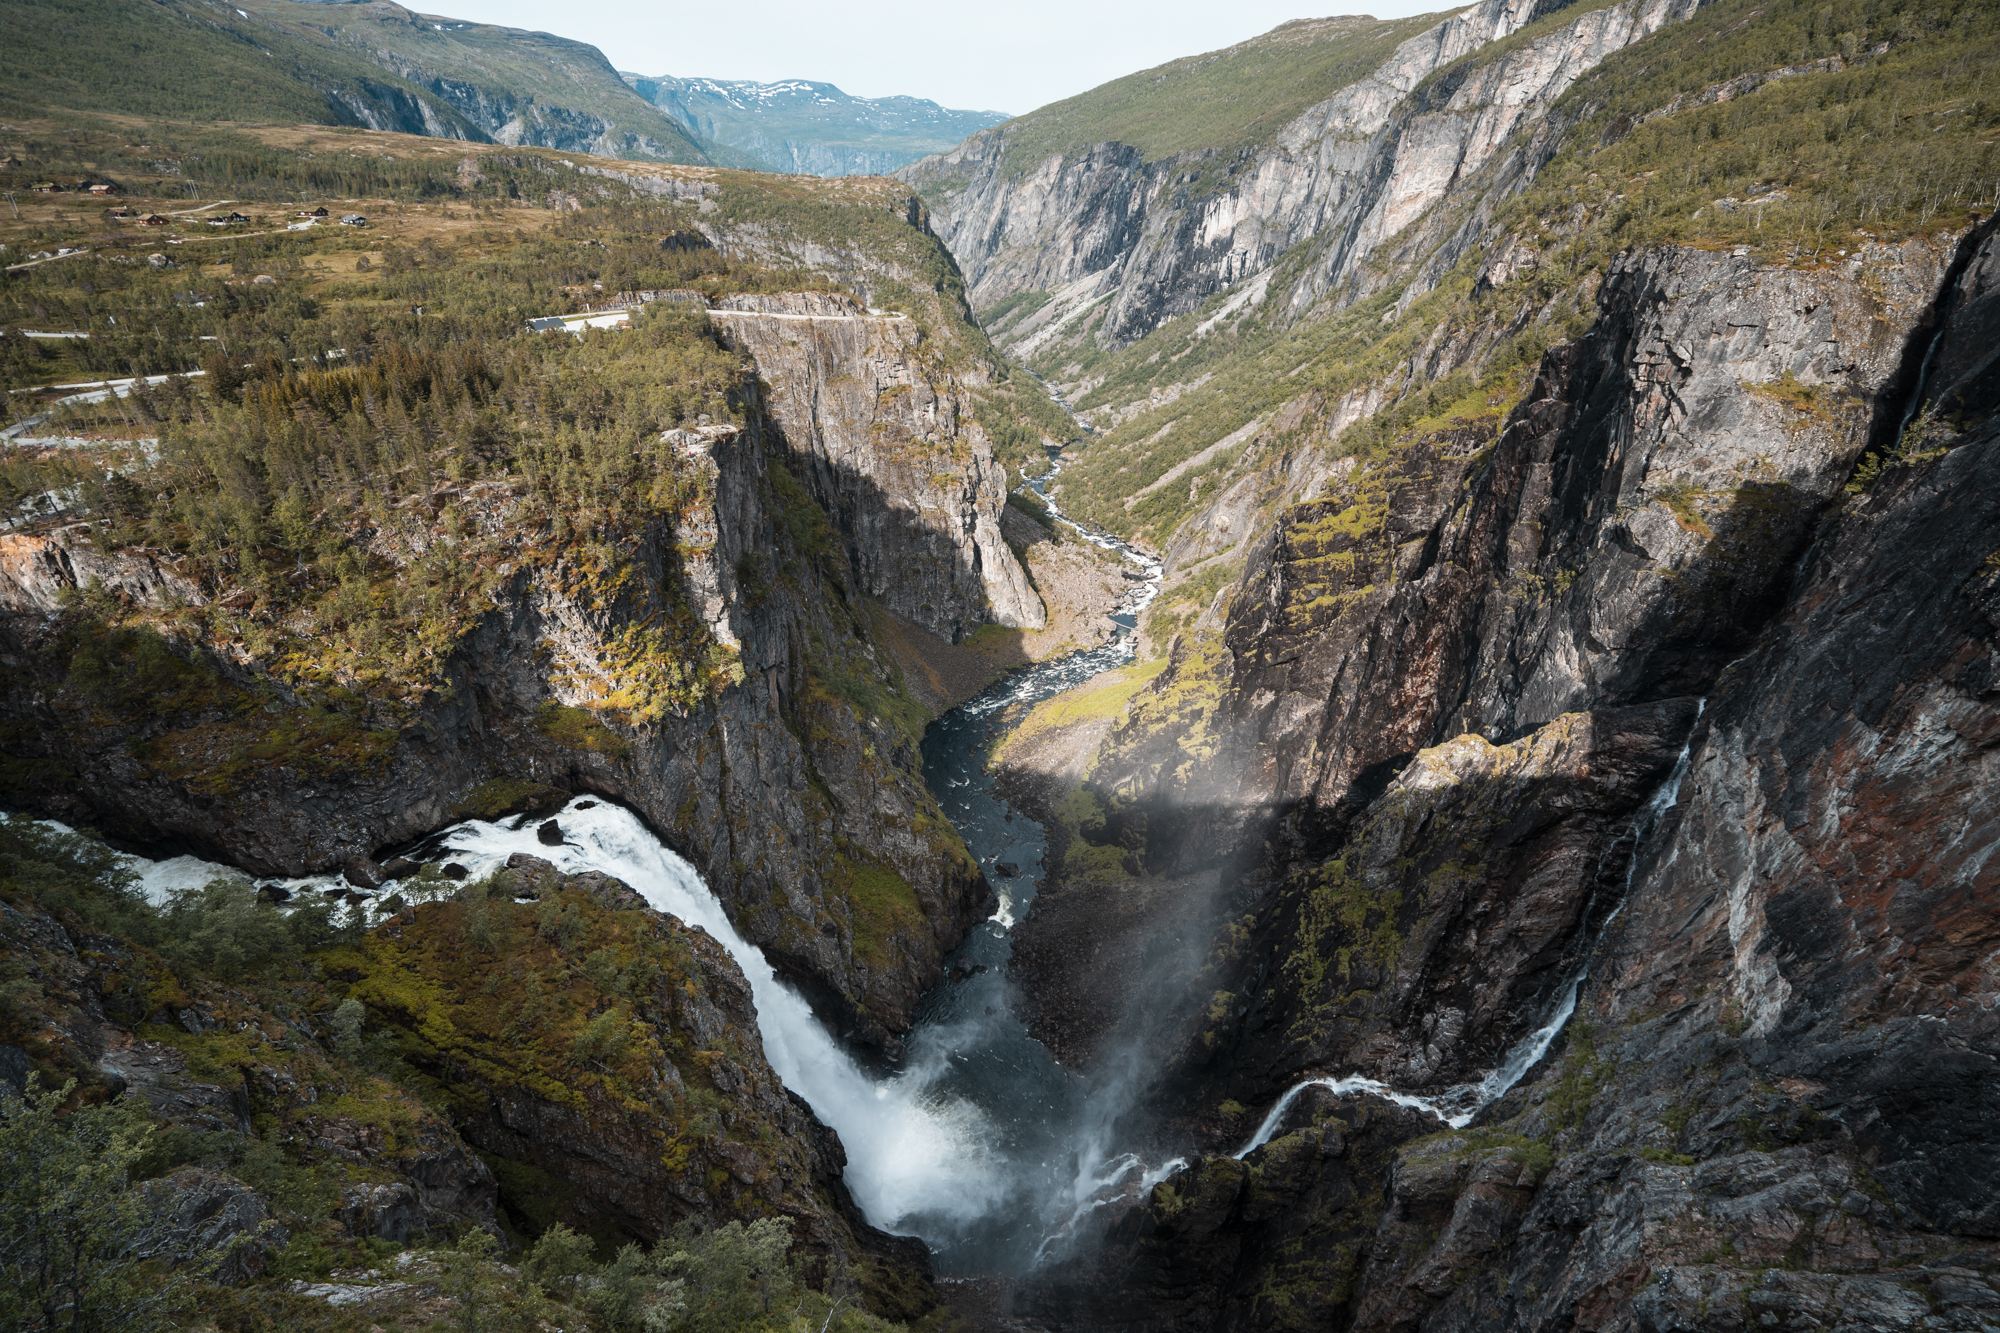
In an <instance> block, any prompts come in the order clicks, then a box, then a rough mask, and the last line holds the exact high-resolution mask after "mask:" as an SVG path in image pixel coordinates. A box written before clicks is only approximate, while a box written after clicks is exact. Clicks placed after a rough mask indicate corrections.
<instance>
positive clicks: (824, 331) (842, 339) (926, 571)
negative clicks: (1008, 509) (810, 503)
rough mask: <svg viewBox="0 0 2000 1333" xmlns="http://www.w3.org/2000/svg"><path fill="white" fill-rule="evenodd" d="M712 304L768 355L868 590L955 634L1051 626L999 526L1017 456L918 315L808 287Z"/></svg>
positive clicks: (788, 436) (764, 362)
mask: <svg viewBox="0 0 2000 1333" xmlns="http://www.w3.org/2000/svg"><path fill="white" fill-rule="evenodd" d="M712 318H713V319H714V320H715V321H716V322H717V323H718V324H719V325H720V326H721V328H722V330H723V334H724V336H725V337H726V338H728V339H729V342H730V345H731V346H733V347H737V348H739V349H741V350H742V351H744V352H746V353H747V354H748V355H749V356H750V357H751V358H752V359H754V360H755V362H756V364H757V369H758V373H759V375H760V377H761V378H762V380H763V382H764V384H765V385H767V386H768V387H769V393H770V404H771V415H772V418H773V421H774V422H775V424H776V426H777V429H778V432H779V434H780V436H781V438H782V439H783V441H784V443H785V445H786V447H788V448H789V449H791V450H793V451H794V453H795V454H797V455H798V456H799V457H800V459H801V461H802V462H804V463H805V465H806V470H807V472H808V475H809V477H810V479H811V483H812V488H813V491H814V494H815V496H816V497H817V498H818V499H819V500H820V501H821V502H822V503H823V504H824V505H825V507H826V508H827V509H828V511H829V512H831V513H833V514H835V515H836V516H837V517H838V520H839V523H840V528H841V531H842V534H843V536H844V538H845V542H846V547H847V550H846V554H847V558H848V560H849V561H850V563H851V564H852V565H853V567H854V570H855V573H856V575H857V576H858V578H859V579H860V586H861V591H862V592H863V593H864V594H865V595H867V596H869V597H873V598H875V599H876V600H878V601H880V602H881V603H882V605H884V606H885V607H887V608H889V609H890V610H891V611H893V612H894V613H895V614H897V615H898V616H901V617H902V618H903V619H905V620H910V621H914V622H915V623H917V624H919V625H922V626H923V627H924V628H925V629H927V630H929V631H931V632H932V633H933V634H936V635H938V636H939V637H941V638H944V639H946V640H949V641H952V642H956V641H958V640H959V639H962V638H964V637H965V636H966V635H967V634H968V633H970V632H971V631H972V630H973V629H975V628H977V627H978V626H979V625H980V624H998V625H1005V626H1010V627H1013V628H1017V629H1040V628H1041V627H1042V625H1043V624H1044V622H1045V615H1044V612H1043V608H1042V604H1041V599H1040V598H1039V597H1037V596H1036V595H1035V591H1034V589H1033V588H1032V587H1030V586H1029V583H1028V579H1027V576H1026V574H1024V573H1023V572H1022V570H1021V565H1020V562H1019V561H1018V560H1017V559H1015V557H1014V553H1013V552H1012V551H1011V550H1009V549H1008V547H1007V544H1006V542H1005V541H1004V540H1002V538H1001V536H1000V514H1001V510H1002V508H1003V507H1004V506H1005V504H1006V501H1007V491H1008V489H1009V487H1008V481H1007V476H1006V470H1005V469H1004V468H1002V467H1001V466H1000V464H999V463H998V462H996V461H995V459H994V457H993V451H992V449H991V447H990V446H989V445H988V444H987V442H986V438H985V433H984V431H982V430H981V429H980V427H979V426H978V425H977V424H976V423H975V422H974V421H973V420H972V412H971V406H972V405H971V403H970V402H969V401H968V399H967V396H966V394H965V392H964V390H963V389H962V388H961V387H960V386H959V384H958V383H957V382H956V381H957V376H955V375H954V374H953V373H952V372H951V371H950V370H949V369H948V368H947V367H945V366H944V365H942V364H940V363H939V361H938V360H937V359H936V355H935V352H934V350H933V349H926V348H924V347H923V346H922V345H921V338H922V335H921V333H920V331H919V330H918V328H917V326H916V324H915V322H914V321H912V320H911V319H909V318H908V317H907V316H899V315H890V314H879V313H871V312H869V311H866V310H864V309H862V308H861V307H860V306H859V305H858V304H857V303H855V302H854V301H853V300H852V299H851V298H848V297H844V296H824V297H821V296H811V295H805V294H801V295H794V296H785V297H769V296H740V297H729V298H726V299H725V300H724V301H723V303H722V308H721V309H719V310H718V311H716V312H715V314H714V315H713V316H712Z"/></svg>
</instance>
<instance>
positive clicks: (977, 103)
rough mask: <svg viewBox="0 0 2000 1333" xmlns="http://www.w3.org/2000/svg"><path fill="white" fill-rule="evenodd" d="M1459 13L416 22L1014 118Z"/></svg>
mask: <svg viewBox="0 0 2000 1333" xmlns="http://www.w3.org/2000/svg"><path fill="white" fill-rule="evenodd" d="M1304 3H1306V4H1308V5H1310V4H1312V3H1313V0H1304ZM1321 3H1325V0H1321ZM413 7H415V6H413ZM1459 7H1462V6H1456V5H1450V4H1449V0H1445V2H1444V3H1440V0H1386V3H1385V2H1383V0H1377V3H1374V4H1371V5H1369V6H1368V7H1367V8H1366V9H1361V8H1359V7H1358V6H1357V7H1356V8H1354V9H1346V10H1342V9H1321V8H1301V7H1300V5H1299V3H1297V0H1294V3H1286V2H1285V0H1233V2H1225V3H1221V4H1218V3H1216V2H1215V0H1012V2H1011V3H1004V4H1000V3H993V2H992V0H986V3H981V4H966V3H946V4H938V3H922V2H921V0H854V2H853V3H844V4H827V3H814V2H813V0H751V3H748V4H742V3H738V4H728V3H723V4H717V3H714V2H713V0H709V2H708V3H699V4H689V3H673V2H670V3H667V4H651V3H644V2H643V0H569V2H568V3H566V4H557V5H551V4H549V3H547V0H533V2H532V3H531V0H425V3H424V4H423V6H422V9H423V11H424V12H429V13H440V14H449V15H450V16H451V17H453V18H461V19H473V20H477V21H480V22H485V23H500V24H505V25H507V26H508V27H514V28H530V29H534V30H537V31H541V32H552V33H555V34H556V35H557V36H559V37H572V38H575V39H577V40H578V41H585V42H589V43H591V44H592V45H594V46H596V47H597V48H598V49H599V50H601V51H603V52H604V54H605V55H606V56H608V57H609V58H610V60H611V63H612V64H613V65H615V66H617V67H618V68H619V69H621V70H629V71H631V72H633V73H635V74H652V75H659V74H672V75H676V76H679V77H682V78H686V77H689V76H700V77H706V78H716V79H755V80H757V81H759V82H764V83H771V82H776V81H777V80H779V79H813V80H816V81H819V82H822V83H832V84H837V85H838V86H839V87H840V88H841V89H842V90H843V91H845V92H849V93H853V94H854V95H856V96H858V97H886V96H890V95H892V94H895V93H905V94H908V95H909V96H912V97H927V98H929V99H930V100H931V101H934V102H939V103H942V104H943V105H945V106H948V107H955V108H959V109H963V110H970V111H987V110H993V111H1005V112H1008V113H1010V114H1012V115H1020V114H1021V113H1022V112H1025V111H1032V110H1034V109H1035V108H1036V107H1038V106H1042V105H1045V104H1047V103H1049V102H1055V101H1060V100H1061V99H1062V98H1065V97H1069V96H1072V95H1074V94H1076V93H1080V92H1082V91H1084V90H1085V89H1087V88H1094V87H1096V86H1097V85H1098V84H1100V83H1103V82H1105V81H1106V80H1109V79H1115V78H1117V77H1118V76H1119V75H1121V74H1130V73H1132V72H1134V71H1135V70H1141V69H1146V68H1149V67H1151V66H1153V65H1158V64H1161V63H1163V62H1164V61H1168V60H1171V59H1173V58H1174V57H1176V56H1185V55H1195V54H1197V53H1199V52H1202V51H1213V50H1215V49H1217V48H1219V47H1224V46H1229V45H1232V44H1234V43H1236V42H1240V41H1242V40H1243V39H1245V38H1246V37H1254V36H1256V35H1257V34H1258V33H1260V32H1267V31H1269V30H1270V29H1272V28H1275V27H1277V26H1278V25H1279V24H1280V23H1283V22H1285V21H1286V20H1287V19H1295V18H1323V17H1326V16H1327V15H1328V14H1335V13H1356V12H1359V13H1369V14H1373V15H1374V16H1375V17H1376V18H1402V17H1405V16H1407V15H1410V14H1421V13H1425V12H1428V11H1431V10H1439V9H1445V8H1459Z"/></svg>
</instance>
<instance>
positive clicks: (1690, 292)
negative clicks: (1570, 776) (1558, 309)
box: [1103, 243, 1952, 849]
mask: <svg viewBox="0 0 2000 1333" xmlns="http://www.w3.org/2000/svg"><path fill="white" fill-rule="evenodd" d="M1951 257H1952V251H1951V250H1950V249H1949V248H1947V247H1944V246H1927V245H1923V244H1920V243H1912V244H1911V245H1908V246H1905V247H1903V248H1901V249H1899V250H1885V252H1884V253H1882V254H1879V255H1877V256H1875V259H1876V260H1877V261H1878V262H1880V263H1881V264H1882V265H1883V268H1882V269H1881V271H1882V272H1884V274H1885V276H1886V277H1888V279H1889V281H1888V283H1887V285H1886V287H1885V289H1884V290H1883V292H1882V294H1881V295H1879V296H1878V295H1876V294H1873V293H1870V292H1868V291H1866V290H1864V289H1863V288H1861V287H1860V286H1858V285H1856V284H1854V283H1853V282H1851V281H1850V280H1849V279H1848V275H1820V274H1807V273H1798V272H1792V271H1789V270H1785V271H1776V272H1767V271H1761V270H1759V269H1757V268H1756V266H1755V265H1754V264H1752V263H1751V262H1750V261H1748V260H1746V259H1736V258H1731V257H1729V256H1726V255H1716V254H1711V253H1706V252H1700V251H1693V250H1684V249H1678V248H1671V247H1670V248H1664V249H1659V250H1653V251H1648V252H1644V253H1641V254H1638V255H1634V256H1629V257H1627V258H1626V259H1624V260H1621V261H1620V262H1618V263H1617V264H1615V265H1614V266H1613V268H1612V270H1611V272H1610V273H1609V274H1607V276H1606V278H1605V280H1604V284H1603V287H1602V288H1601V290H1600V293H1599V298H1598V301H1599V308H1600V318H1599V322H1598V325H1597V328H1596V329H1595V330H1594V332H1593V334H1592V336H1590V337H1588V338H1586V339H1585V340H1584V341H1582V342H1581V343H1578V344H1575V345H1572V346H1569V347H1565V348H1561V349H1557V350H1555V351H1552V352H1551V353H1550V355H1549V356H1548V357H1547V358H1546V359H1545V361H1544V364H1543V367H1542V371H1541V375H1540V377H1539V378H1538V379H1537V381H1536V383H1535V385H1534V387H1533V388H1532V389H1531V390H1530V391H1529V394H1528V397H1527V401H1525V402H1524V403H1522V404H1521V406H1519V407H1518V408H1516V409H1515V410H1514V412H1513V413H1512V414H1511V416H1510V417H1509V418H1508V419H1507V421H1506V423H1505V425H1504V429H1502V430H1501V431H1500V432H1499V433H1498V436H1497V438H1496V437H1495V436H1493V435H1491V434H1488V433H1485V432H1483V431H1481V430H1480V429H1478V428H1476V427H1468V428H1461V429H1456V430H1451V431H1446V432H1443V433H1439V434H1436V435H1432V436H1429V437H1425V438H1423V439H1420V440H1416V441H1414V442H1411V443H1408V444H1405V445H1404V446H1401V447H1400V448H1399V450H1398V452H1397V453H1396V454H1394V455H1392V456H1391V457H1389V458H1387V459H1384V460H1376V461H1368V462H1360V461H1358V460H1353V459H1348V460H1343V463H1342V465H1339V466H1336V468H1335V469H1334V471H1333V474H1332V476H1331V477H1330V478H1329V480H1328V482H1327V485H1326V487H1325V490H1324V492H1323V494H1322V495H1321V497H1320V498H1318V499H1314V500H1310V501H1308V502H1306V503H1304V504H1300V505H1295V506H1293V507H1291V508H1289V509H1287V510H1286V511H1284V512H1283V513H1282V514H1281V515H1280V518H1279V521H1278V522H1277V524H1276V525H1275V526H1274V527H1273V528H1272V529H1271V530H1270V532H1269V533H1268V534H1267V535H1266V536H1265V537H1264V538H1263V539H1262V541H1261V543H1260V545H1259V546H1258V547H1257V549H1256V550H1255V551H1254V553H1253V554H1252V556H1251V560H1250V565H1249V568H1248V570H1247V571H1246V573H1245V576H1244V580H1243V584H1242V593H1241V594H1240V595H1239V596H1238V597H1237V598H1236V600H1235V602H1234V604H1233V609H1232V610H1231V613H1230V616H1229V620H1228V623H1227V625H1226V627H1225V628H1224V630H1223V632H1222V633H1221V634H1220V635H1219V636H1214V637H1210V638H1203V637H1202V636H1200V635H1195V636H1190V641H1189V642H1187V643H1184V644H1182V645H1181V646H1180V647H1179V648H1177V649H1176V653H1177V657H1176V664H1175V666H1174V667H1173V668H1171V669H1170V670H1169V671H1168V672H1167V673H1166V674H1165V675H1164V676H1162V677H1161V678H1160V679H1159V680H1158V681H1156V682H1155V684H1154V685H1153V686H1152V687H1151V693H1152V694H1153V695H1154V696H1166V695H1170V694H1172V693H1173V692H1174V691H1175V690H1177V689H1181V690H1185V689H1187V688H1191V685H1190V683H1189V682H1191V681H1192V680H1194V679H1197V678H1200V677H1203V676H1205V677H1206V678H1207V679H1208V680H1210V681H1211V682H1212V684H1211V685H1210V686H1209V687H1208V689H1209V693H1210V695H1211V696H1212V697H1213V698H1214V700H1215V706H1214V711H1213V715H1212V716H1207V715H1204V717H1203V719H1202V721H1201V725H1200V727H1199V728H1193V727H1190V726H1189V724H1188V722H1187V721H1186V720H1185V719H1181V718H1179V717H1176V716H1173V715H1171V714H1167V713H1162V714H1160V715H1159V716H1158V717H1157V718H1156V717H1151V716H1149V715H1148V713H1147V710H1146V696H1144V695H1142V696H1141V701H1140V706H1139V708H1138V709H1137V710H1136V711H1135V714H1134V720H1133V722H1132V723H1131V724H1129V725H1128V726H1127V727H1126V728H1124V729H1123V730H1122V731H1121V732H1120V733H1119V734H1117V735H1115V736H1114V737H1113V740H1112V742H1111V744H1110V745H1109V746H1108V747H1107V750H1106V753H1105V756H1104V761H1103V763H1104V765H1105V768H1106V771H1107V772H1108V773H1109V775H1110V779H1111V781H1113V782H1137V783H1139V784H1140V785H1141V787H1142V788H1143V787H1146V786H1150V785H1151V784H1154V783H1158V784H1159V786H1158V788H1157V790H1159V791H1161V792H1162V793H1165V792H1172V794H1173V795H1172V800H1173V802H1174V803H1175V804H1177V805H1179V806H1181V807H1184V808H1188V809H1192V810H1195V811H1198V812H1200V814H1199V816H1198V820H1199V821H1200V822H1196V823H1192V824H1191V830H1192V828H1200V829H1202V830H1203V832H1204V833H1207V832H1210V831H1214V832H1216V833H1219V834H1220V836H1219V837H1203V838H1191V839H1190V842H1191V845H1199V846H1214V845H1216V844H1218V843H1220V844H1222V845H1237V844H1239V843H1240V842H1242V841H1245V840H1247V839H1249V838H1252V837H1256V836H1261V835H1259V834H1253V833H1251V830H1252V829H1260V828H1263V827H1267V822H1268V821H1270V820H1271V819H1272V818H1273V817H1274V816H1276V815H1279V814H1280V813H1282V814H1284V816H1285V817H1286V819H1287V820H1288V821H1289V822H1288V824H1287V825H1286V827H1285V829H1284V836H1285V837H1286V838H1287V839H1290V840H1292V842H1293V844H1294V845H1297V846H1299V847H1301V848H1305V849H1311V848H1314V847H1317V846H1321V845H1324V844H1326V843H1327V842H1328V841H1329V840H1331V839H1333V838H1336V837H1337V836H1338V830H1340V829H1341V828H1343V827H1344V826H1345V824H1346V823H1347V821H1348V820H1350V819H1352V818H1353V816H1354V815H1355V814H1356V813H1358V811H1359V809H1360V808H1361V807H1362V806H1363V805H1365V804H1366V802H1367V801H1368V800H1369V799H1371V798H1372V797H1373V796H1374V795H1375V793H1376V792H1378V791H1379V790H1380V788H1381V784H1382V783H1384V782H1386V781H1387V780H1388V778H1389V777H1390V776H1392V775H1393V773H1394V772H1395V771H1396V770H1398V769H1400V768H1401V766H1402V765H1403V764H1404V763H1406V762H1407V761H1408V758H1409V756H1411V755H1412V754H1414V753H1415V752H1416V751H1418V750H1419V749H1421V748H1423V747H1424V746H1427V745H1431V744H1436V743H1438V742H1439V741H1442V740H1444V739H1445V738H1447V737H1450V736H1453V735H1457V734H1460V733H1463V732H1474V733H1478V734H1482V735H1485V736H1487V737H1489V738H1492V739H1504V738H1507V737H1513V736H1519V735H1522V734H1524V733H1525V732H1527V731H1529V730H1532V729H1533V728H1535V727H1538V726H1541V725H1543V724H1545V723H1547V722H1548V721H1550V720H1551V719H1553V718H1554V717H1557V716H1559V715H1561V714H1563V713H1565V712H1570V711H1575V710H1578V709H1586V708H1589V709H1594V708H1603V707H1617V706H1622V705H1624V704H1627V703H1630V702H1634V701H1637V700H1643V699H1649V698H1650V699H1657V698H1663V697H1675V696H1695V697H1699V696H1700V695H1702V694H1704V693H1706V692H1707V690H1708V689H1709V687H1710V685H1711V683H1712V682H1713V681H1714V679H1715V678H1716V675H1717V673H1719V672H1720V671H1721V669H1722V668H1723V666H1725V665H1726V664H1727V663H1728V662H1729V661H1731V660H1733V659H1734V658H1736V657H1738V656H1740V655H1741V654H1742V653H1743V652H1744V651H1746V650H1747V649H1748V648H1749V646H1750V644H1751V643H1752V642H1753V641H1754V635H1755V633H1756V631H1757V629H1758V628H1759V627H1760V626H1761V625H1762V624H1764V623H1765V622H1766V621H1767V620H1768V619H1769V617H1770V616H1771V615H1773V614H1774V613H1775V611H1776V610H1777V608H1778V606H1779V604H1780V602H1781V599H1782V598H1783V596H1784V593H1785V591H1786V587H1787V585H1788V583H1789V582H1790V579H1791V575H1792V570H1793V565H1794V564H1795V562H1796V561H1797V559H1798V557H1799V555H1800V554H1802V553H1803V551H1804V548H1805V545H1806V544H1807V542H1808V541H1809V539H1810V534H1811V533H1812V532H1813V530H1814V525H1815V524H1816V523H1817V521H1818V519H1819V516H1820V514H1821V512H1822V510H1823V509H1824V507H1825V506H1826V505H1828V504H1829V503H1830V502H1831V501H1833V500H1834V498H1835V497H1836V496H1837V495H1838V494H1839V491H1840V487H1841V485H1842V484H1843V483H1844V482H1845V481H1846V479H1847V476H1848V474H1849V472H1850V471H1851V469H1852V468H1853V465H1854V463H1855V460H1856V459H1857V458H1858V457H1859V456H1860V454H1861V452H1862V450H1863V449H1864V448H1865V447H1867V445H1868V444H1869V442H1870V439H1871V431H1873V430H1876V429H1878V428H1879V422H1880V419H1881V418H1883V417H1884V415H1885V414H1887V413H1892V412H1893V411H1894V408H1893V407H1891V406H1889V403H1890V396H1891V395H1892V394H1893V393H1894V392H1895V391H1896V390H1897V389H1898V388H1899V387H1901V377H1902V376H1903V374H1904V373H1905V367H1904V362H1905V358H1906V356H1907V355H1908V348H1907V345H1906V336H1907V335H1908V333H1909V332H1910V331H1911V330H1912V329H1913V328H1914V327H1915V326H1917V325H1919V324H1920V322H1921V320H1922V318H1923V316H1924V313H1925V312H1926V311H1927V309H1928V308H1929V306H1930V305H1931V303H1932V301H1933V299H1934V297H1935V293H1936V291H1937V287H1938V284H1939V281H1940V280H1941V278H1942V276H1943V274H1944V271H1945V268H1946V266H1947V264H1948V263H1949V262H1950V260H1951Z"/></svg>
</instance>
